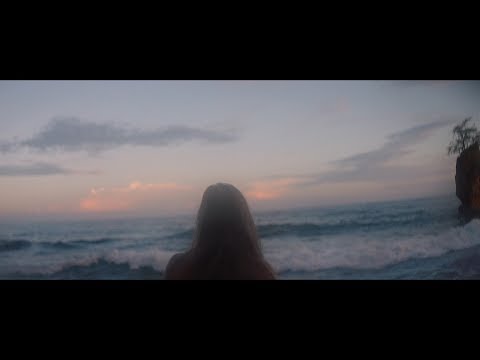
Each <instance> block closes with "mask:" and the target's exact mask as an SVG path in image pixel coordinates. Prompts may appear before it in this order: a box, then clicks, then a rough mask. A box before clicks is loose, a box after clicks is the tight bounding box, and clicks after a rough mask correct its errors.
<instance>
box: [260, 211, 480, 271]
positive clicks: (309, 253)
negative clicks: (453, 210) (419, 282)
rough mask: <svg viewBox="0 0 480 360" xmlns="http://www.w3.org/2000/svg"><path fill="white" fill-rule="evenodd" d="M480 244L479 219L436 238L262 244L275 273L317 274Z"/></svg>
mask: <svg viewBox="0 0 480 360" xmlns="http://www.w3.org/2000/svg"><path fill="white" fill-rule="evenodd" d="M479 244H480V220H473V221H471V222H470V223H468V224H467V225H465V226H463V227H455V228H451V229H449V230H446V231H444V232H443V233H440V234H436V235H413V236H411V237H407V238H393V236H392V235H390V237H388V235H386V234H385V235H384V236H379V234H364V235H361V234H349V235H336V236H332V237H325V238H323V239H322V240H321V241H305V239H298V238H291V239H288V241H282V242H279V241H275V240H271V241H264V252H265V257H266V258H267V260H268V261H269V262H270V263H271V264H272V266H273V267H274V269H275V270H276V271H277V272H279V273H280V272H285V271H306V272H311V271H317V270H322V269H328V268H337V267H347V268H358V269H367V268H380V267H383V266H386V265H389V264H395V263H398V262H400V261H403V260H407V259H410V258H425V257H433V256H439V255H442V254H444V253H446V252H448V251H449V250H458V249H464V248H468V247H471V246H474V245H479Z"/></svg>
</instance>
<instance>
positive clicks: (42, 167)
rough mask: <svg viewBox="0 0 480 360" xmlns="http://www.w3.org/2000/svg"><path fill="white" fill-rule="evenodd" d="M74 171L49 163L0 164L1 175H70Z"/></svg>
mask: <svg viewBox="0 0 480 360" xmlns="http://www.w3.org/2000/svg"><path fill="white" fill-rule="evenodd" d="M72 173H74V172H73V171H71V170H69V169H65V168H63V167H60V166H57V165H53V164H48V163H35V164H29V165H0V176H45V175H68V174H72Z"/></svg>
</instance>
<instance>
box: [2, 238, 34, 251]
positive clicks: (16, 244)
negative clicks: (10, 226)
mask: <svg viewBox="0 0 480 360" xmlns="http://www.w3.org/2000/svg"><path fill="white" fill-rule="evenodd" d="M31 245H32V243H31V242H30V241H27V240H0V252H6V251H15V250H21V249H25V248H28V247H30V246H31Z"/></svg>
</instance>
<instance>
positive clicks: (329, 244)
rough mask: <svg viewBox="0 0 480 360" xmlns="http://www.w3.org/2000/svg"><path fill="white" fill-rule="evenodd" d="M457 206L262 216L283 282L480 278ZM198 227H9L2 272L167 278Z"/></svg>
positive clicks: (477, 224) (419, 202) (441, 200)
mask: <svg viewBox="0 0 480 360" xmlns="http://www.w3.org/2000/svg"><path fill="white" fill-rule="evenodd" d="M455 205H456V199H455V198H453V197H438V198H423V199H415V200H403V201H393V202H392V201H389V202H381V203H369V204H365V203H362V204H356V205H348V206H347V205H342V206H336V207H330V208H328V207H322V208H309V209H303V210H299V209H297V210H283V211H275V212H265V213H262V214H255V221H256V224H257V229H258V234H259V236H260V238H261V241H262V245H263V248H264V254H265V257H266V258H267V260H268V261H269V262H270V263H271V264H272V266H274V269H275V270H276V271H277V274H278V277H279V278H281V279H282V278H286V279H290V278H298V279H356V278H358V279H369V278H371V279H400V278H438V276H445V277H446V278H462V277H465V278H472V276H473V277H474V278H475V277H476V276H477V274H476V271H477V270H478V268H477V267H476V263H480V257H479V256H477V255H478V251H477V246H478V245H480V220H472V221H471V222H469V223H465V221H464V220H463V219H462V218H461V217H459V216H458V213H457V212H456V206H455ZM193 224H194V223H193V217H185V216H183V217H170V218H168V219H166V218H140V219H134V220H128V221H126V220H124V221H120V220H97V221H90V222H89V221H80V222H79V221H74V222H62V223H58V222H56V223H51V222H44V223H28V224H7V226H2V227H0V278H2V279H8V278H10V279H14V278H17V279H30V278H31V279H37V278H38V279H63V278H65V279H161V278H162V277H163V275H162V272H163V270H164V267H165V266H166V264H167V262H168V260H169V259H170V257H171V256H172V255H173V254H175V253H177V252H181V251H184V250H185V249H187V248H188V247H189V246H190V244H191V240H192V237H193V232H194V228H193ZM452 251H453V252H454V253H455V254H457V255H452V254H451V253H452ZM458 251H460V252H458ZM462 251H463V252H462ZM452 256H453V257H454V258H455V257H459V258H458V259H457V258H455V259H456V260H455V261H453V260H452V261H450V260H449V259H451V258H452ZM432 259H436V260H432ZM469 259H470V260H469ZM472 259H473V260H472ZM457 260H458V261H457ZM467 263H468V264H470V265H468V266H467V265H466V264H467ZM458 264H463V265H458ZM479 272H480V271H479ZM442 274H443V275H442Z"/></svg>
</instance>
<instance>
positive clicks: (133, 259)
mask: <svg viewBox="0 0 480 360" xmlns="http://www.w3.org/2000/svg"><path fill="white" fill-rule="evenodd" d="M174 254H175V252H172V251H164V250H160V249H146V250H142V251H138V250H128V249H127V250H125V249H122V250H119V249H113V250H106V249H103V250H102V251H99V252H95V253H93V252H90V253H86V254H82V255H80V254H75V255H71V256H68V257H61V258H60V261H57V262H54V263H51V262H50V263H49V264H37V265H32V264H25V265H24V266H20V267H19V268H18V269H17V270H16V271H9V272H8V273H7V274H5V273H4V274H2V275H0V277H1V278H49V277H52V276H53V277H55V278H60V277H61V275H62V274H64V275H65V276H66V278H72V276H74V275H75V274H77V275H78V276H79V277H78V278H81V276H82V274H83V275H85V276H87V278H89V277H90V276H92V277H93V275H94V274H93V272H95V271H99V273H98V275H99V276H106V275H105V274H108V273H109V272H108V267H107V266H106V265H105V264H113V265H122V266H128V269H130V270H132V271H134V272H136V273H138V272H139V271H149V270H148V269H147V270H145V268H150V270H151V271H154V272H156V273H162V272H163V271H164V269H165V267H166V265H167V263H168V261H169V260H170V258H171V257H172V256H173V255H174ZM99 264H101V266H100V265H99ZM102 269H103V270H102ZM100 270H101V271H100ZM117 270H118V268H117ZM124 273H125V272H124ZM68 274H70V275H68ZM102 274H103V275H102Z"/></svg>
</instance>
